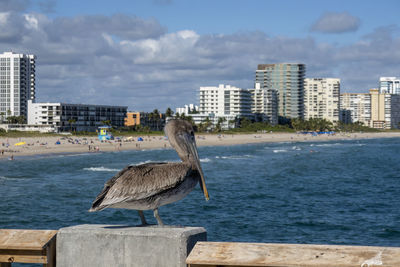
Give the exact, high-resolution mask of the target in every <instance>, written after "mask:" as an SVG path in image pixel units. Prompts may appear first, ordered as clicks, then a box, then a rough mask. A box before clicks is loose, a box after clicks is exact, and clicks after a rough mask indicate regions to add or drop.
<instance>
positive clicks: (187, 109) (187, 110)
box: [175, 104, 199, 115]
mask: <svg viewBox="0 0 400 267" xmlns="http://www.w3.org/2000/svg"><path fill="white" fill-rule="evenodd" d="M175 112H176V113H178V114H185V115H189V114H192V113H198V112H199V106H196V105H194V104H189V105H185V106H184V107H181V108H176V109H175Z"/></svg>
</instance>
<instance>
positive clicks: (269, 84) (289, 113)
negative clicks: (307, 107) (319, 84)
mask: <svg viewBox="0 0 400 267" xmlns="http://www.w3.org/2000/svg"><path fill="white" fill-rule="evenodd" d="M305 73H306V66H305V65H304V64H299V63H279V64H260V65H258V66H257V70H256V75H255V83H254V84H257V83H259V84H260V86H261V88H266V89H274V90H277V91H278V93H279V104H278V105H279V112H278V114H279V116H282V117H285V118H301V119H303V118H304V77H305Z"/></svg>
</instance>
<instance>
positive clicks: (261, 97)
mask: <svg viewBox="0 0 400 267" xmlns="http://www.w3.org/2000/svg"><path fill="white" fill-rule="evenodd" d="M249 91H250V93H251V97H252V105H251V112H252V113H253V114H255V116H256V118H259V119H260V120H261V121H264V122H268V123H270V124H271V125H277V124H278V101H279V100H278V97H279V93H278V91H277V90H274V89H267V88H261V85H260V84H259V83H256V84H255V88H252V89H249Z"/></svg>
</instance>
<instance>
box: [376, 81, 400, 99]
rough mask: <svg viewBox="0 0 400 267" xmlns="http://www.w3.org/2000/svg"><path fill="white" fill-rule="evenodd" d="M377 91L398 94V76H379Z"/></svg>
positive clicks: (399, 92)
mask: <svg viewBox="0 0 400 267" xmlns="http://www.w3.org/2000/svg"><path fill="white" fill-rule="evenodd" d="M379 93H381V94H384V93H387V94H396V95H398V94H400V78H396V77H380V79H379Z"/></svg>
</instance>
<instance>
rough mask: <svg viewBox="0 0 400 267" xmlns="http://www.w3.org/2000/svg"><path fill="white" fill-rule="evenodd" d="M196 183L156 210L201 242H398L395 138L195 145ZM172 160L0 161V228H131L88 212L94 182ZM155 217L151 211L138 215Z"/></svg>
mask: <svg viewBox="0 0 400 267" xmlns="http://www.w3.org/2000/svg"><path fill="white" fill-rule="evenodd" d="M199 155H200V158H201V164H202V167H203V170H204V174H205V178H206V183H207V188H208V190H209V193H210V201H208V202H207V201H205V199H204V196H203V194H202V193H201V190H200V188H199V187H196V189H195V190H194V191H193V192H191V193H190V194H189V195H188V196H187V197H186V198H185V199H183V200H181V201H179V202H177V203H174V204H170V205H167V206H164V207H161V208H160V216H161V218H162V219H163V221H164V223H166V224H169V225H185V226H202V227H204V228H206V230H207V235H208V240H210V241H244V242H273V243H276V242H278V243H308V244H343V245H373V246H400V158H399V156H400V139H399V138H387V139H369V140H351V141H348V140H346V141H344V140H343V141H331V142H304V143H294V142H286V143H265V144H248V145H235V146H216V147H211V146H209V147H200V148H199ZM151 161H179V158H178V156H177V154H176V152H175V151H174V150H171V149H158V150H147V151H122V152H107V153H90V154H89V153H87V154H66V155H47V156H33V157H32V156H30V157H17V158H16V160H14V161H9V160H1V161H0V203H1V204H0V205H1V206H0V228H28V229H59V228H61V227H66V226H72V225H77V224H124V225H138V224H140V218H139V216H138V214H137V212H136V211H133V210H118V209H106V210H104V211H100V212H95V213H89V212H88V211H87V210H88V209H89V208H90V206H91V203H92V201H93V200H94V198H95V197H96V195H97V194H98V193H99V192H100V191H101V189H102V188H103V185H104V182H105V181H106V180H108V179H109V178H111V177H112V176H113V175H114V174H115V173H116V172H118V171H119V170H120V169H122V168H123V167H125V166H126V165H131V164H141V163H145V162H151ZM145 215H146V218H147V220H148V221H149V222H151V223H156V220H155V219H154V218H153V215H152V212H151V211H146V212H145Z"/></svg>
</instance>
